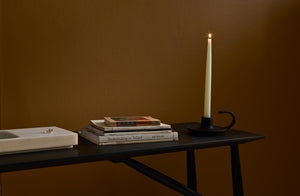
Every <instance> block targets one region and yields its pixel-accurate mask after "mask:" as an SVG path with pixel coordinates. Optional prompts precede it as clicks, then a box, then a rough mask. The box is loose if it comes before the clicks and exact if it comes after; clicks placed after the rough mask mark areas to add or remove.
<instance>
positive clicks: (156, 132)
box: [79, 116, 178, 145]
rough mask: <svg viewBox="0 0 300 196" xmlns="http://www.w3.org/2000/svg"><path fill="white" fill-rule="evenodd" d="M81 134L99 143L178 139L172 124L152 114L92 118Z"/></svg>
mask: <svg viewBox="0 0 300 196" xmlns="http://www.w3.org/2000/svg"><path fill="white" fill-rule="evenodd" d="M79 135H80V136H82V137H83V138H85V139H87V140H89V141H91V142H93V143H95V144H97V145H111V144H130V143H144V142H163V141H176V140H178V133H177V132H175V131H173V130H172V129H171V125H168V124H164V123H161V121H160V120H158V119H154V118H152V117H150V116H134V117H104V119H103V120H91V122H90V125H89V126H87V127H86V128H82V129H81V130H80V131H79Z"/></svg>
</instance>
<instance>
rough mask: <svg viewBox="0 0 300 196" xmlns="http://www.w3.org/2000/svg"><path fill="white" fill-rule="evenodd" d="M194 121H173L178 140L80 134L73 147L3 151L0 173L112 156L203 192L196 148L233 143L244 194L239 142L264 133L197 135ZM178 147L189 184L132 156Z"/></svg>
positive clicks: (238, 190) (185, 190) (238, 193)
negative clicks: (99, 140) (108, 140)
mask: <svg viewBox="0 0 300 196" xmlns="http://www.w3.org/2000/svg"><path fill="white" fill-rule="evenodd" d="M192 124H195V123H183V124H174V125H172V127H173V129H174V130H176V131H178V133H179V141H175V142H157V143H144V144H126V145H111V146H96V145H94V144H92V143H90V142H88V141H86V140H84V139H82V138H79V145H78V146H76V147H74V148H73V149H65V150H52V151H43V152H31V153H22V154H11V155H1V156H0V173H3V172H10V171H18V170H26V169H35V168H44V167H51V166H60V165H68V164H76V163H85V162H92V161H102V160H110V161H112V162H114V163H125V164H126V165H128V166H130V167H132V168H134V169H136V170H137V171H139V172H141V173H143V174H145V175H146V176H148V177H150V178H152V179H154V180H156V181H158V182H159V183H162V184H164V185H165V186H168V187H170V188H172V189H174V190H175V191H177V192H179V193H182V194H183V195H189V196H201V195H200V194H199V193H198V192H197V182H196V167H195V153H194V150H196V149H201V148H210V147H217V146H230V149H231V164H232V180H233V193H234V196H243V195H244V193H243V184H242V176H241V167H240V158H239V151H238V145H239V144H242V143H246V142H250V141H254V140H258V139H262V138H264V136H263V135H257V134H253V133H248V132H243V131H237V130H230V131H228V132H227V133H225V134H222V135H217V136H201V137H199V136H198V137H197V136H191V135H189V134H188V131H187V129H186V127H187V126H188V125H192ZM177 151H186V153H187V177H188V182H187V186H185V185H183V184H181V183H179V182H178V181H176V180H174V179H172V178H170V177H168V176H166V175H164V174H162V173H160V172H158V171H156V170H154V169H152V168H150V167H148V166H146V165H144V164H142V163H140V162H138V161H136V160H134V159H132V157H136V156H145V155H151V154H162V153H169V152H177Z"/></svg>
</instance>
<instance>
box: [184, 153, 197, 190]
mask: <svg viewBox="0 0 300 196" xmlns="http://www.w3.org/2000/svg"><path fill="white" fill-rule="evenodd" d="M186 155H187V156H186V158H187V185H188V187H189V188H190V189H192V190H194V191H196V192H197V179H196V177H197V176H196V166H195V152H194V150H187V151H186Z"/></svg>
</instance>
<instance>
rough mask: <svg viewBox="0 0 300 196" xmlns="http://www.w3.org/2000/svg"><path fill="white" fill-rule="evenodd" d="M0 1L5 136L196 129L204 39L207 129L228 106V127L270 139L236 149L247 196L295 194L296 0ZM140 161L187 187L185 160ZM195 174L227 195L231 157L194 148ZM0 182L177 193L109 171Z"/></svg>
mask: <svg viewBox="0 0 300 196" xmlns="http://www.w3.org/2000/svg"><path fill="white" fill-rule="evenodd" d="M1 3H2V7H0V8H1V16H0V17H1V18H2V19H3V23H2V24H1V27H0V29H1V33H2V34H1V37H2V39H3V43H2V44H1V48H2V50H3V52H2V54H3V56H2V59H1V61H0V62H2V64H1V66H2V67H1V70H2V72H1V74H2V75H1V96H0V97H1V128H2V129H7V128H21V127H34V126H49V125H56V126H60V127H63V128H66V129H70V130H73V131H78V130H79V129H80V128H81V127H84V126H86V125H87V124H88V123H89V120H90V119H97V118H98V119H99V118H102V117H103V116H116V115H151V116H154V117H157V118H160V119H161V120H162V121H163V122H166V123H177V122H188V121H199V120H200V118H201V116H202V113H203V95H204V93H203V92H204V66H205V54H206V35H207V33H208V32H212V33H213V34H214V36H215V38H214V40H213V88H212V93H213V98H212V114H213V116H214V118H215V123H216V124H220V125H224V124H226V122H225V121H224V119H223V118H222V117H221V116H218V114H217V111H219V110H222V109H227V110H231V111H233V112H235V114H236V116H237V124H236V125H235V128H236V129H241V130H246V131H251V132H255V133H259V134H264V135H266V136H267V138H266V139H265V140H263V141H259V142H253V143H249V144H244V145H241V146H240V153H241V162H242V172H243V180H244V189H245V195H256V196H263V195H274V196H275V195H299V194H300V191H299V189H298V187H297V185H298V181H299V180H298V178H299V174H300V172H299V169H298V166H299V164H300V161H299V156H298V154H299V150H298V149H299V147H298V145H297V143H298V136H299V133H298V131H299V126H297V121H298V116H299V115H298V110H299V109H300V108H299V93H298V91H299V80H298V75H299V66H300V60H299V45H300V38H299V34H300V29H299V26H300V24H299V20H300V3H299V1H298V0H275V1H274V0H265V1H239V0H228V1H217V0H211V1H203V0H191V1H184V0H163V1H161V0H127V1H122V0H114V1H112V0H100V1H96V0H87V1H80V0H62V1H61V0H60V1H59V0H43V1H35V0H27V1H20V0H19V1H18V0H1ZM1 18H0V19H1ZM120 148H121V146H120ZM138 160H140V161H142V162H144V163H146V164H149V165H151V166H153V167H154V168H157V169H159V170H160V171H162V172H164V173H166V174H169V175H171V176H172V177H174V178H176V179H178V180H179V181H182V182H185V181H186V175H185V154H184V153H172V154H164V155H155V156H148V157H139V158H138ZM197 170H198V172H197V173H198V176H199V178H198V182H199V183H198V184H199V187H198V188H199V190H200V192H201V193H202V194H203V195H207V196H209V195H211V196H213V195H232V190H231V174H230V159H229V149H228V148H213V149H207V150H198V151H197ZM2 185H3V190H2V192H3V195H5V196H9V195H21V194H22V195H45V196H46V195H71V194H72V195H87V193H92V192H93V193H101V194H102V195H122V194H123V195H126V194H130V195H141V194H143V195H155V194H156V195H176V193H174V192H173V191H172V190H169V189H168V188H164V187H163V186H162V185H159V184H157V183H156V182H153V181H152V180H150V179H147V178H145V177H144V176H142V175H141V174H138V173H137V172H135V171H133V170H132V169H130V168H127V167H126V166H124V165H121V164H111V163H109V162H97V163H89V164H79V165H73V166H63V167H53V168H47V169H37V170H29V171H20V172H12V173H5V174H2ZM178 195H179V194H178Z"/></svg>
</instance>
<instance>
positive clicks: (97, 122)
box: [90, 120, 171, 132]
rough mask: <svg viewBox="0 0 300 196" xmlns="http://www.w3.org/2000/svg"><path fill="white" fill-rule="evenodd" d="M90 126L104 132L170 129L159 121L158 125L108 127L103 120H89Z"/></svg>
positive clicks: (169, 126)
mask: <svg viewBox="0 0 300 196" xmlns="http://www.w3.org/2000/svg"><path fill="white" fill-rule="evenodd" d="M90 124H91V126H93V127H95V128H97V129H99V130H103V131H105V132H108V131H111V132H113V131H119V132H121V131H133V130H164V129H165V130H169V129H171V125H168V124H164V123H160V125H149V126H127V127H110V126H107V125H106V124H105V122H104V120H91V122H90Z"/></svg>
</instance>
